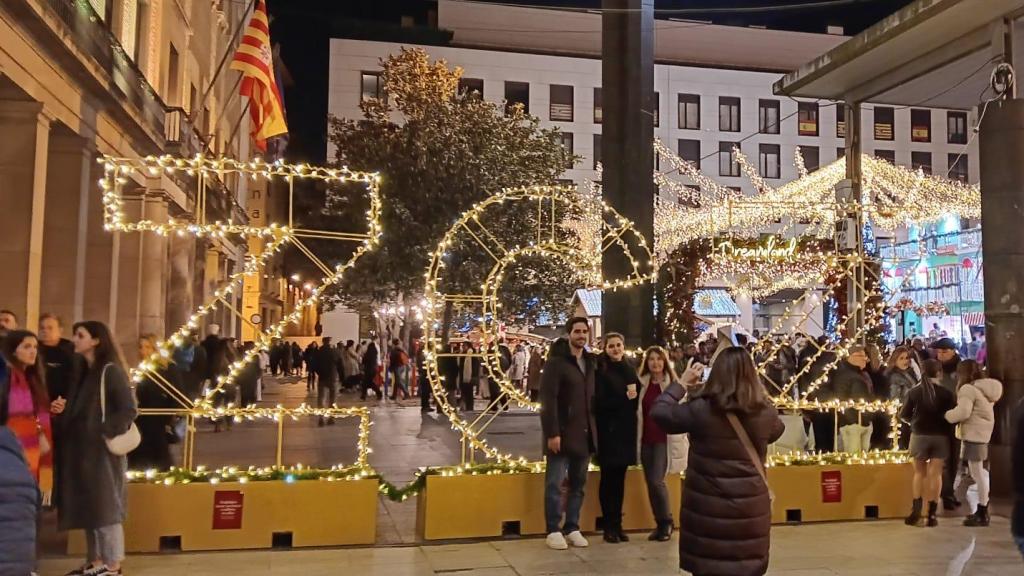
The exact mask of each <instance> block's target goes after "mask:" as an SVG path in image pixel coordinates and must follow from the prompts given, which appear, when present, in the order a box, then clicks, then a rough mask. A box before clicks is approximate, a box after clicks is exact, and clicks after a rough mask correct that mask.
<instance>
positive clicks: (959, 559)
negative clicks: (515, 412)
mask: <svg viewBox="0 0 1024 576" xmlns="http://www.w3.org/2000/svg"><path fill="white" fill-rule="evenodd" d="M599 540H600V539H599V538H598V537H593V538H591V542H592V545H591V547H590V548H587V549H571V550H565V551H554V550H548V549H547V548H546V547H545V546H544V541H543V540H542V539H539V538H531V539H516V540H499V541H491V542H479V543H468V544H448V545H438V546H385V547H375V548H354V549H337V550H304V551H266V552H262V551H261V552H223V553H208V554H173V555H158V556H132V557H130V558H129V559H128V560H127V561H126V562H125V570H126V574H139V575H144V576H172V575H173V576H177V575H179V574H194V575H197V576H224V575H225V574H229V575H230V574H239V575H241V574H245V575H247V576H250V575H251V576H264V575H267V576H271V575H276V576H285V575H296V576H299V575H301V576H327V575H341V574H352V575H358V576H377V575H380V576H384V575H387V576H431V575H458V576H485V575H486V576H528V575H538V576H539V575H548V574H550V575H555V574H620V575H629V576H645V575H654V574H679V573H680V572H679V570H678V569H676V566H677V559H678V556H677V552H676V544H677V541H676V540H675V539H674V538H673V541H672V542H671V543H652V542H647V540H646V539H645V538H644V535H643V534H637V535H636V538H634V541H633V542H630V543H628V544H615V545H612V544H605V543H604V542H600V541H599ZM74 565H75V561H74V560H67V559H60V560H47V561H44V562H43V565H42V566H41V569H42V572H41V574H43V575H44V576H48V575H51V574H63V573H64V571H65V570H68V569H70V568H72V567H74ZM768 573H769V574H773V575H777V576H911V575H913V576H1018V575H1024V562H1022V561H1021V557H1020V554H1019V553H1018V552H1017V550H1016V548H1014V546H1013V544H1012V542H1011V540H1010V537H1009V523H1008V522H1007V521H1006V519H1005V518H996V519H995V520H994V522H993V524H992V526H991V527H989V528H987V529H967V528H964V527H962V526H959V525H958V523H955V522H953V521H946V522H945V523H944V524H943V525H941V526H939V527H938V528H931V529H928V528H908V527H906V526H904V525H903V523H902V522H898V521H885V522H849V523H830V524H813V525H804V526H780V527H776V528H774V529H773V530H772V560H771V568H770V570H769V572H768Z"/></svg>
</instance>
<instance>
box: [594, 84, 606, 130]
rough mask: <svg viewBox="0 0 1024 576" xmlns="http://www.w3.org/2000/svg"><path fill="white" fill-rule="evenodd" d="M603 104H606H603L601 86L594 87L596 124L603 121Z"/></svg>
mask: <svg viewBox="0 0 1024 576" xmlns="http://www.w3.org/2000/svg"><path fill="white" fill-rule="evenodd" d="M603 105H604V104H603V102H602V98H601V89H600V88H594V124H600V123H601V120H602V118H603V111H602V106H603Z"/></svg>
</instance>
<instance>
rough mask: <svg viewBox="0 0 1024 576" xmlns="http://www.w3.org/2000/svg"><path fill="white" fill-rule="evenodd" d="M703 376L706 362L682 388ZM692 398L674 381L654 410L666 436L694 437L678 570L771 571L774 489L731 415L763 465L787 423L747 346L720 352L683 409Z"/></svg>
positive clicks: (729, 575) (746, 574)
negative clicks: (770, 492)
mask: <svg viewBox="0 0 1024 576" xmlns="http://www.w3.org/2000/svg"><path fill="white" fill-rule="evenodd" d="M702 371H703V366H700V365H699V364H698V365H694V366H691V367H690V369H688V370H687V371H686V373H685V375H684V376H683V384H684V385H686V386H688V387H692V386H695V385H696V384H697V383H698V381H699V379H700V376H701V374H702ZM685 393H686V392H685V390H684V388H683V386H681V385H679V384H673V385H672V386H670V387H669V388H668V389H666V390H665V392H664V393H663V394H662V395H661V396H660V397H659V398H658V400H657V403H656V404H655V405H654V407H653V408H652V409H651V418H653V419H654V421H655V422H656V423H657V424H658V425H659V426H661V428H662V429H664V430H665V432H667V433H669V434H684V433H689V435H690V455H689V460H688V463H687V468H686V479H685V482H684V484H683V505H682V511H681V512H680V514H679V566H680V567H681V568H682V569H684V570H687V571H689V572H691V573H692V574H693V575H694V576H760V575H762V574H764V573H765V572H766V571H767V570H768V550H769V547H770V530H771V520H772V518H771V517H772V514H771V501H770V498H769V495H768V486H767V485H766V484H765V482H764V480H763V479H762V478H761V474H760V473H759V472H758V468H757V466H756V465H755V464H754V462H753V461H752V460H751V457H750V456H749V454H748V452H747V450H746V449H745V448H744V447H743V442H742V441H741V440H740V438H739V437H738V436H737V434H736V431H734V429H733V427H732V426H731V425H730V424H729V420H728V418H727V417H726V413H727V412H732V413H734V414H735V415H736V416H737V418H738V420H739V422H740V424H741V425H742V426H743V429H744V430H745V431H746V433H747V435H748V436H749V438H750V441H751V443H752V444H753V446H754V449H755V451H756V452H757V457H758V458H759V459H760V460H761V463H762V465H763V462H764V459H765V454H766V453H767V449H768V444H770V443H772V442H774V441H776V440H778V439H779V437H780V436H782V432H783V430H784V429H785V426H784V425H783V423H782V420H781V419H779V415H778V411H777V410H776V409H775V407H774V406H773V405H772V402H771V400H770V399H769V398H768V394H767V392H765V390H764V386H763V385H762V384H761V382H760V380H759V379H758V377H757V370H756V369H755V368H754V362H753V360H752V359H751V358H750V354H749V353H747V351H746V350H744V349H743V348H739V347H731V348H727V349H725V350H723V351H721V353H720V354H719V355H718V358H717V359H716V361H715V364H714V367H713V368H712V370H711V375H710V377H709V378H708V382H707V384H705V386H704V388H703V389H702V390H700V391H699V392H696V393H694V394H693V395H692V398H691V399H690V401H689V402H683V403H682V404H680V403H679V401H680V400H682V399H683V397H684V395H685Z"/></svg>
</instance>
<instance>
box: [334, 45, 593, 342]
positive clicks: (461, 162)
mask: <svg viewBox="0 0 1024 576" xmlns="http://www.w3.org/2000/svg"><path fill="white" fill-rule="evenodd" d="M381 66H382V72H381V76H380V79H381V82H382V83H383V87H384V91H385V93H386V97H385V98H383V99H367V100H364V101H363V102H362V103H361V104H360V107H361V109H362V112H363V117H362V118H361V119H345V118H336V117H332V118H330V120H329V132H330V133H329V140H330V144H331V146H332V147H333V150H334V162H335V163H336V164H337V165H339V166H349V167H352V168H354V169H359V170H375V171H379V172H380V173H381V175H382V183H381V194H382V197H383V201H384V212H383V215H382V224H383V229H384V236H383V238H382V241H381V244H380V246H379V247H378V248H377V249H376V250H374V251H372V252H370V253H368V254H366V255H365V256H363V257H362V258H361V259H360V260H359V262H358V264H357V265H356V267H355V268H354V269H353V270H351V271H350V272H349V273H347V274H346V277H345V280H344V281H343V283H342V285H341V287H340V289H339V290H338V292H337V293H336V294H335V295H334V296H333V301H334V302H335V303H336V302H338V301H343V302H345V303H346V304H349V305H357V306H358V305H360V304H366V303H380V302H387V301H396V300H397V301H402V302H404V303H405V304H406V308H407V309H411V307H410V306H409V305H410V304H412V303H415V302H418V299H419V295H420V294H421V293H422V290H423V283H424V271H425V270H426V269H427V266H428V264H429V261H430V260H429V259H430V257H431V255H432V253H433V250H434V248H435V246H436V245H437V243H438V242H439V241H440V240H441V238H442V237H443V236H444V234H445V232H446V231H447V230H448V228H449V227H450V226H451V225H452V223H453V222H455V221H456V220H457V219H458V218H459V216H460V215H461V214H462V213H463V212H464V211H466V210H467V209H469V208H470V207H472V206H473V205H474V204H475V203H477V202H479V201H481V200H483V199H484V198H486V197H488V196H489V195H491V194H494V193H496V192H499V191H501V190H502V189H503V188H508V187H516V186H527V185H533V184H546V183H553V182H554V181H555V179H556V178H557V177H558V176H559V175H560V174H561V173H562V172H563V171H564V170H565V169H566V168H567V167H569V166H571V164H572V163H573V162H575V161H576V160H577V158H575V157H574V156H572V155H571V154H570V153H569V152H568V151H567V150H566V149H565V148H564V147H563V146H562V145H561V143H560V141H559V137H558V131H557V129H542V128H540V125H539V120H538V119H537V118H536V117H533V116H530V115H528V114H526V113H525V112H524V110H523V108H522V106H520V105H518V104H517V105H509V106H505V107H503V106H502V105H501V104H497V103H493V102H488V101H486V100H484V99H483V98H482V97H481V95H480V94H479V93H476V92H468V91H466V90H460V89H459V78H460V77H461V75H462V70H461V69H460V68H457V67H456V68H451V67H449V66H448V65H447V63H446V62H444V61H443V60H438V61H434V62H432V61H431V60H430V58H429V56H428V55H427V53H426V52H425V51H423V50H421V49H405V48H403V49H402V51H401V52H400V53H398V54H393V55H391V56H389V57H387V58H385V59H383V60H382V61H381ZM325 206H326V207H325V208H324V210H323V213H322V214H321V215H320V216H321V218H325V219H329V220H332V221H334V222H338V221H339V219H344V218H350V217H351V216H346V214H348V215H351V214H353V213H360V212H359V211H358V210H352V208H353V206H352V205H350V204H348V203H347V202H346V200H345V197H343V196H341V195H339V194H332V193H331V192H330V191H329V192H328V199H327V203H326V205H325ZM507 217H508V219H511V220H513V221H514V220H515V219H516V218H519V219H520V220H522V219H523V218H526V219H527V220H528V217H526V216H523V215H519V214H512V213H509V214H507ZM503 224H504V225H503V228H502V230H503V231H505V232H507V233H506V234H503V235H502V238H501V241H502V242H510V243H514V242H517V241H518V240H517V239H516V234H515V233H514V232H515V231H516V229H517V228H518V227H519V226H521V225H526V224H529V222H525V221H520V222H517V223H514V225H512V226H509V225H508V222H504V223H503ZM334 246H336V244H335V245H334ZM324 248H325V249H326V250H327V253H328V254H330V250H335V251H337V250H338V248H336V247H332V246H328V245H325V246H324ZM336 255H337V254H336ZM451 257H452V258H453V259H454V261H453V262H449V268H450V269H452V270H454V272H452V274H451V277H450V278H446V281H448V282H451V283H453V288H452V289H460V288H468V279H469V278H473V277H474V276H475V277H477V278H479V274H478V273H479V272H480V270H481V269H480V268H475V267H479V266H486V267H488V268H489V267H490V265H491V263H492V260H490V257H489V256H487V255H486V253H484V252H483V251H482V249H480V248H479V247H478V246H462V247H453V250H452V254H451ZM531 270H532V271H533V272H532V273H531V274H515V275H514V276H515V278H511V279H510V280H507V281H506V285H505V287H504V289H503V294H502V298H503V302H504V303H505V305H504V307H503V309H504V310H505V311H506V312H507V313H508V314H509V315H510V316H522V315H523V314H533V315H534V316H535V315H536V310H537V309H538V308H537V306H536V305H534V301H533V300H532V296H531V294H530V293H533V292H536V295H537V296H539V297H541V298H544V299H546V300H550V299H552V298H553V299H554V300H559V299H561V300H562V301H561V302H559V303H557V304H556V303H551V305H552V306H555V305H557V306H560V309H564V308H565V305H566V300H567V299H568V297H569V296H571V290H572V288H573V286H572V285H571V283H570V282H569V281H567V280H566V279H564V278H563V276H564V274H561V275H558V277H559V279H558V280H557V281H554V282H550V283H549V282H546V280H547V279H548V277H549V276H550V273H553V272H555V270H553V269H551V264H549V263H546V262H545V263H538V264H537V266H531ZM520 277H522V278H523V279H524V281H522V282H518V281H517V279H518V278H520ZM538 277H540V278H544V279H545V282H536V281H533V280H536V279H537V278H538ZM566 291H568V294H566V293H565V292H566ZM446 314H447V316H448V317H449V318H451V315H452V310H446ZM408 324H409V323H408V322H407V325H408Z"/></svg>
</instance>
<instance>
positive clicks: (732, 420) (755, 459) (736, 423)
mask: <svg viewBox="0 0 1024 576" xmlns="http://www.w3.org/2000/svg"><path fill="white" fill-rule="evenodd" d="M725 417H726V418H727V419H728V420H729V424H731V425H732V429H733V430H734V431H735V432H736V436H738V437H739V439H740V443H741V444H743V448H744V450H746V451H747V457H748V458H750V461H751V462H752V463H753V464H754V468H757V473H758V474H760V475H761V480H764V483H765V485H766V486H767V485H768V475H767V474H766V473H765V471H764V463H763V462H761V457H760V456H758V455H757V450H755V449H754V443H753V442H751V441H750V436H748V435H747V431H746V430H745V429H744V428H743V425H742V424H740V419H739V418H737V417H736V414H735V413H733V412H726V413H725ZM770 489H771V488H769V490H770Z"/></svg>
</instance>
